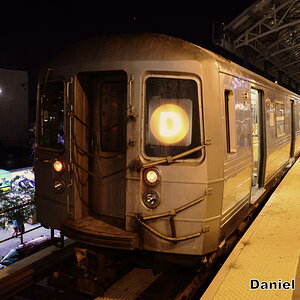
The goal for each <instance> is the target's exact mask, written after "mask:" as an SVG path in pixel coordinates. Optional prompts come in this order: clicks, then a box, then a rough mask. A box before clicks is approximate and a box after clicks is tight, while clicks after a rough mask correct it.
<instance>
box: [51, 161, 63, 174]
mask: <svg viewBox="0 0 300 300" xmlns="http://www.w3.org/2000/svg"><path fill="white" fill-rule="evenodd" d="M53 168H54V170H55V171H56V172H61V171H62V170H63V163H62V162H61V161H59V160H56V161H55V162H54V163H53Z"/></svg>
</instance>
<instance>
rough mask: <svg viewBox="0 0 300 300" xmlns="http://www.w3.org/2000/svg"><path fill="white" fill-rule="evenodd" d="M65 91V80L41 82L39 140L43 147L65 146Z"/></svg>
mask: <svg viewBox="0 0 300 300" xmlns="http://www.w3.org/2000/svg"><path fill="white" fill-rule="evenodd" d="M64 93H65V87H64V82H63V81H51V82H47V83H45V84H41V85H40V87H39V95H40V120H39V131H38V132H39V135H38V142H39V145H40V146H41V147H45V148H51V149H56V150H62V149H63V148H64Z"/></svg>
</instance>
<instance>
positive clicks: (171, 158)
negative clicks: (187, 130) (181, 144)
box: [143, 144, 207, 168]
mask: <svg viewBox="0 0 300 300" xmlns="http://www.w3.org/2000/svg"><path fill="white" fill-rule="evenodd" d="M205 146H207V144H204V145H201V146H198V147H195V148H192V149H190V150H187V151H184V152H181V153H179V154H176V155H174V156H167V157H165V158H163V159H161V160H157V161H153V162H150V163H146V164H143V168H148V167H153V166H157V165H162V164H165V163H167V164H169V165H170V164H173V163H175V160H176V159H180V158H183V157H185V156H188V155H190V154H193V153H195V152H197V151H200V150H201V149H203V148H204V147H205Z"/></svg>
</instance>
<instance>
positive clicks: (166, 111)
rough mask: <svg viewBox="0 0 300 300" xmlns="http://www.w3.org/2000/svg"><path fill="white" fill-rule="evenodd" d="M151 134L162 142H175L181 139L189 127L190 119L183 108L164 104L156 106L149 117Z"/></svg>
mask: <svg viewBox="0 0 300 300" xmlns="http://www.w3.org/2000/svg"><path fill="white" fill-rule="evenodd" d="M150 129H151V132H152V134H153V136H154V137H155V138H156V139H157V140H158V141H159V142H161V143H162V144H167V145H169V144H176V143H178V142H180V141H181V140H183V139H184V138H185V136H186V135H187V133H188V131H189V129H190V120H189V117H188V115H187V113H186V112H185V110H184V109H183V108H181V107H180V106H178V105H175V104H164V105H161V106H159V107H158V108H156V109H155V110H154V112H153V114H152V115H151V118H150Z"/></svg>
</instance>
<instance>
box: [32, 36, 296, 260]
mask: <svg viewBox="0 0 300 300" xmlns="http://www.w3.org/2000/svg"><path fill="white" fill-rule="evenodd" d="M291 112H292V114H291ZM299 114H300V98H299V97H298V96H297V95H296V94H293V93H291V92H290V91H288V90H287V89H284V88H282V87H280V86H279V85H277V84H275V83H272V82H270V81H268V80H266V79H264V78H262V77H261V76H258V75H256V74H254V73H252V72H250V71H248V70H246V69H244V68H242V67H240V66H238V65H236V64H234V63H232V62H230V61H228V60H226V59H224V58H222V57H220V56H218V55H216V54H214V53H212V52H210V51H207V50H205V49H203V48H201V47H198V46H196V45H193V44H190V43H188V42H185V41H183V40H180V39H177V38H173V37H169V36H165V35H159V34H141V35H122V36H111V37H100V38H95V39H91V40H89V41H84V42H81V43H79V44H77V45H74V46H73V47H71V48H70V49H68V50H66V51H65V52H63V53H62V54H61V55H60V56H58V57H57V58H55V59H54V60H53V61H52V62H51V63H49V69H48V70H46V71H43V72H42V73H41V77H40V84H39V97H38V106H37V138H36V157H35V172H36V202H37V209H38V218H39V220H40V221H41V222H42V223H43V224H45V225H48V226H51V227H54V228H61V229H63V231H65V232H66V234H67V235H69V236H70V237H72V238H77V239H79V240H82V241H85V242H87V243H89V244H93V245H97V246H100V247H112V248H120V249H136V248H138V249H145V250H151V251H157V252H165V253H177V254H189V255H205V254H207V253H211V252H213V251H215V250H216V249H217V248H218V246H219V244H220V243H221V242H222V241H223V239H225V238H226V237H227V236H228V234H230V233H231V232H232V230H233V229H234V228H236V227H237V226H238V225H239V222H240V221H241V220H242V219H243V218H244V217H245V215H246V214H247V212H248V211H249V209H250V208H251V207H252V206H253V204H254V203H255V202H256V201H257V199H259V197H260V196H261V195H262V194H263V193H264V192H265V191H267V190H268V189H269V188H270V186H272V184H273V183H274V182H275V179H276V178H277V177H279V176H280V174H281V173H282V172H283V170H284V169H285V168H286V167H287V166H288V164H289V163H290V162H291V161H292V160H293V159H294V157H296V156H297V155H298V154H299V151H300V117H299ZM178 124H179V125H178ZM61 127H62V128H61ZM55 163H56V164H57V166H58V165H59V163H61V168H62V170H60V169H55V168H54V167H55V166H54V164H55ZM58 167H59V166H58ZM128 241H129V242H128Z"/></svg>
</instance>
